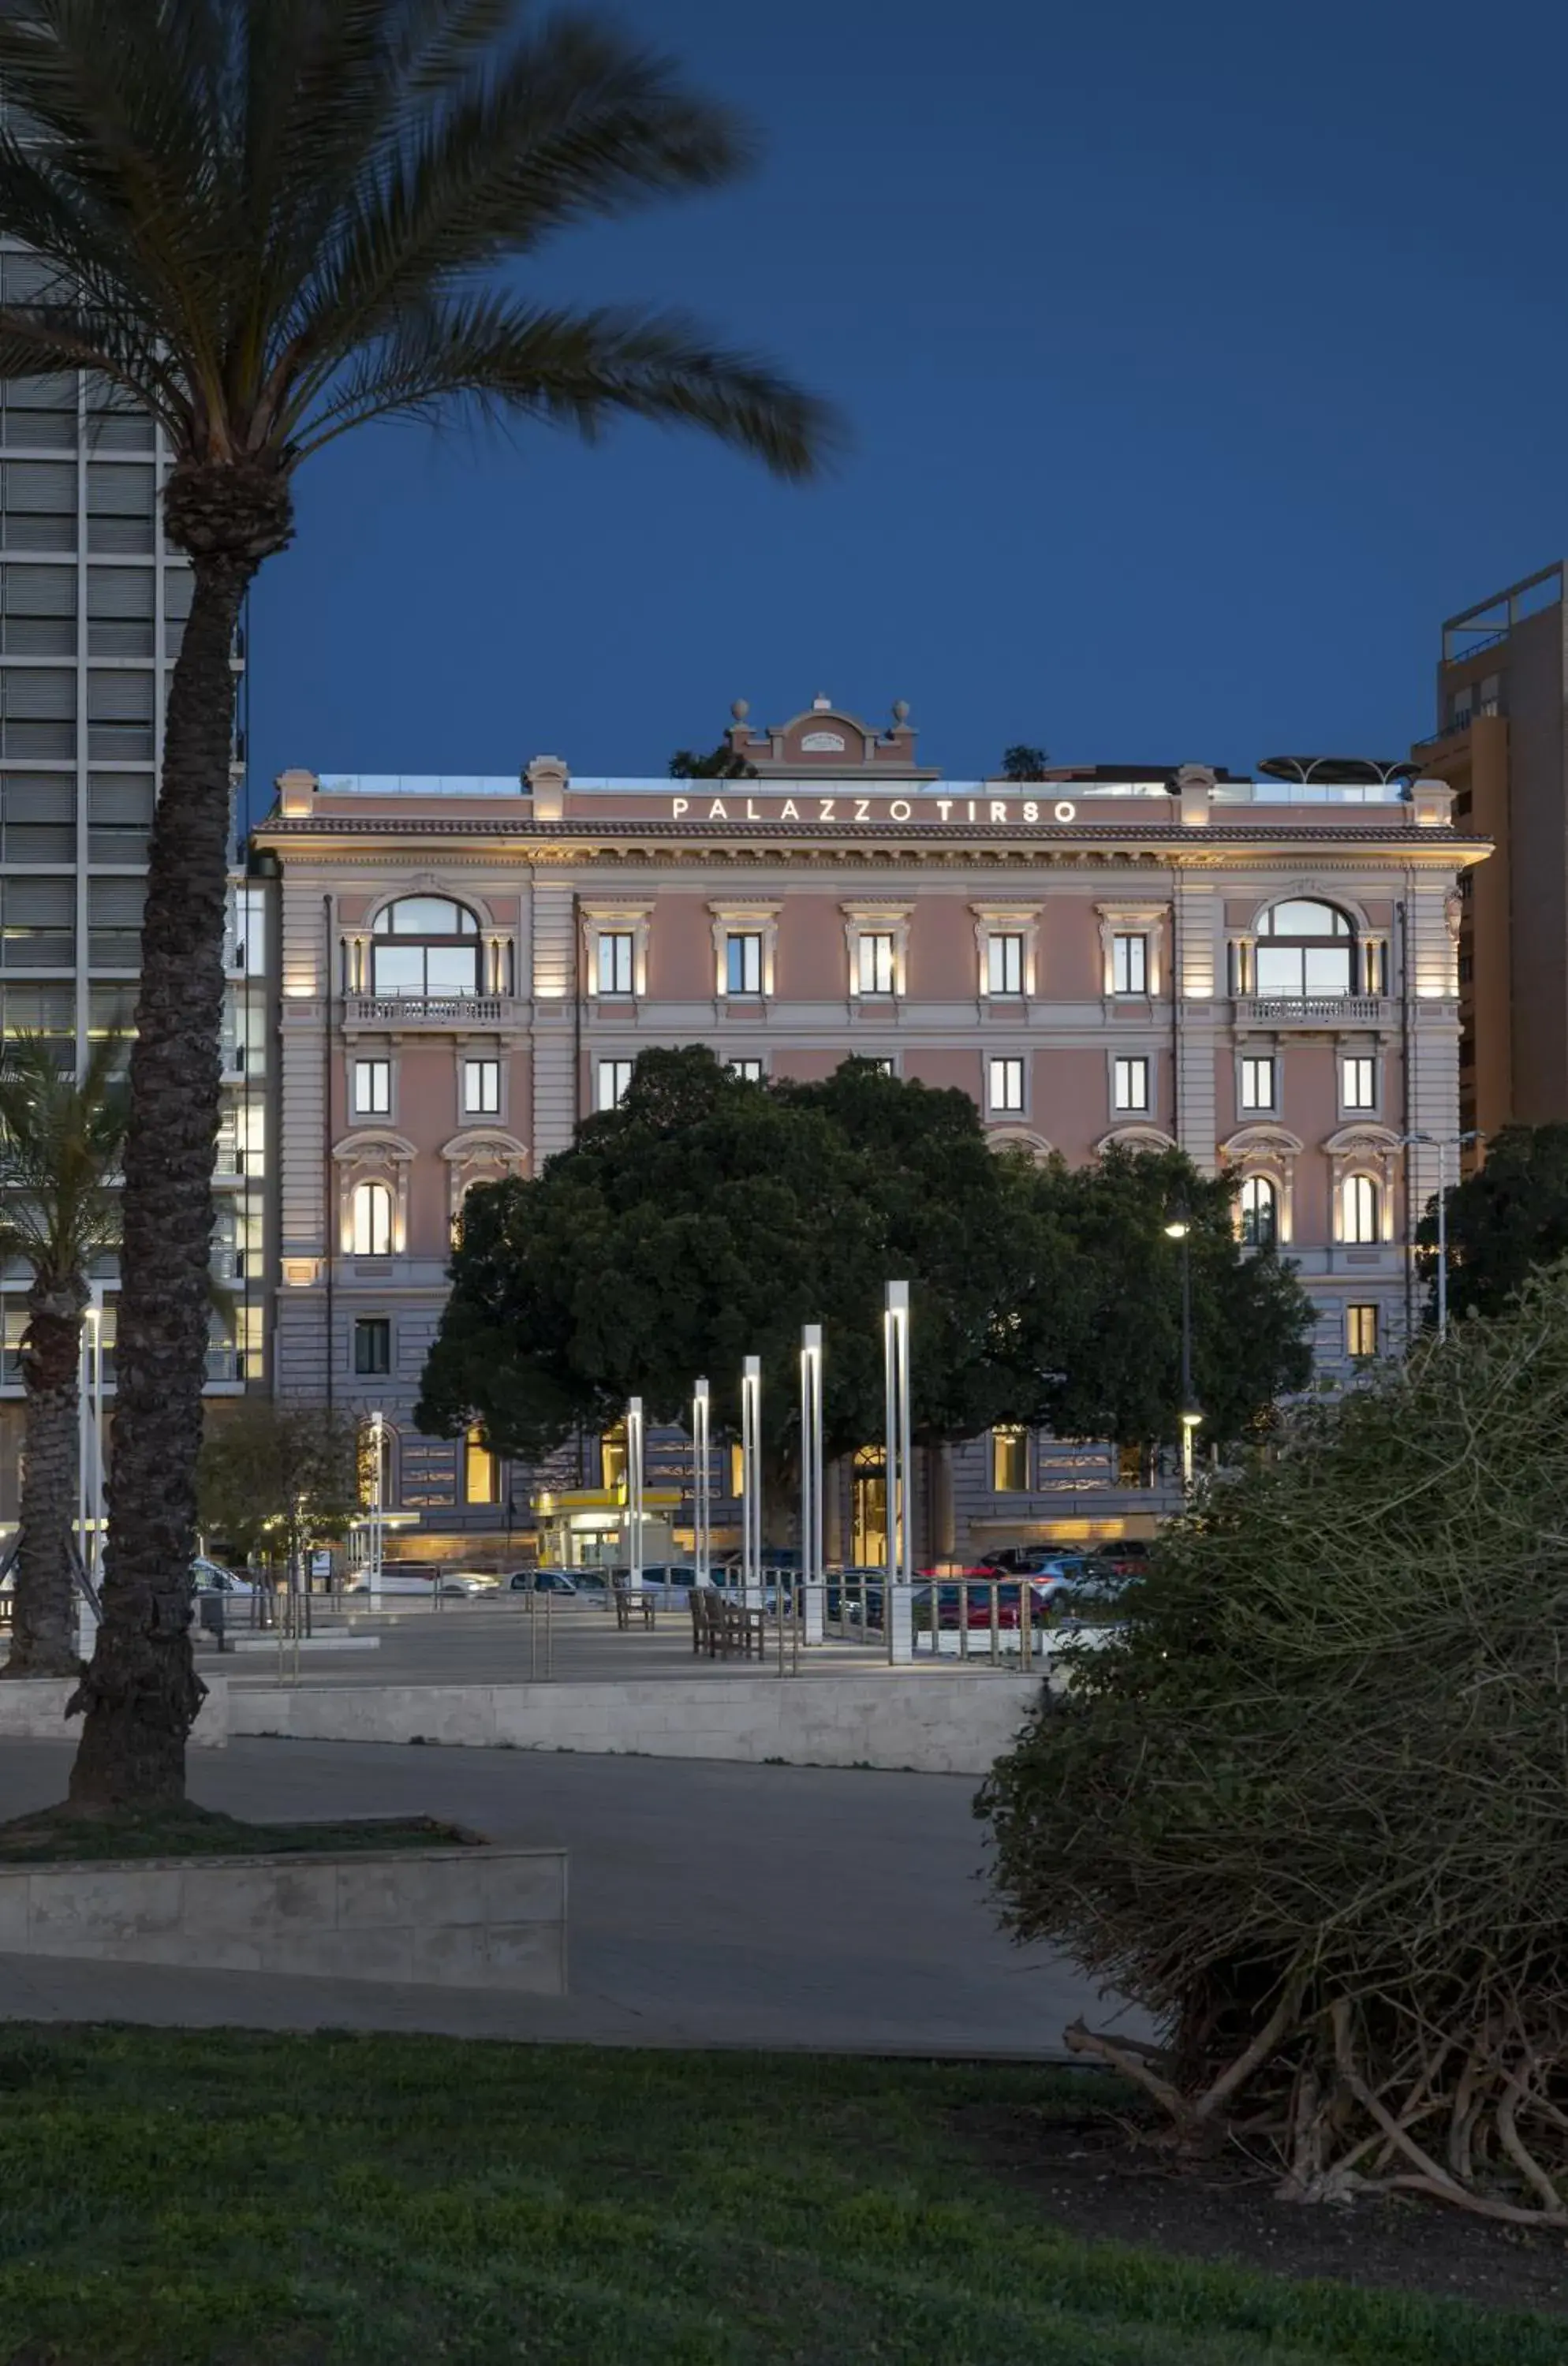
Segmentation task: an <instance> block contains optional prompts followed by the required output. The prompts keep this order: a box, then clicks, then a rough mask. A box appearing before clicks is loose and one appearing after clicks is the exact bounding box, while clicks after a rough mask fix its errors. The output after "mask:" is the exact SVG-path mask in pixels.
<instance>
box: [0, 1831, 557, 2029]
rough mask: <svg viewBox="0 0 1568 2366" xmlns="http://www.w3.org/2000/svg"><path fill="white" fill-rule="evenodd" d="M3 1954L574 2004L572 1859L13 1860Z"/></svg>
mask: <svg viewBox="0 0 1568 2366" xmlns="http://www.w3.org/2000/svg"><path fill="white" fill-rule="evenodd" d="M0 1955H75V1956H91V1957H94V1958H96V1959H98V1960H100V1961H108V1962H118V1963H127V1964H171V1965H179V1966H182V1967H190V1968H192V1969H200V1970H207V1971H244V1972H276V1973H283V1974H299V1973H304V1974H307V1975H310V1974H314V1975H318V1976H322V1977H332V1978H336V1979H346V1980H395V1981H403V1982H410V1981H412V1982H416V1983H422V1984H424V1985H428V1986H431V1987H439V1988H463V1989H509V1990H511V1991H512V1992H513V1993H514V1994H521V1995H531V1996H564V1995H565V1994H566V1852H565V1851H564V1850H563V1849H513V1848H455V1849H453V1848H436V1849H375V1850H370V1849H367V1850H364V1851H356V1852H352V1853H345V1854H340V1855H328V1854H324V1853H323V1854H322V1855H321V1856H307V1855H298V1854H293V1855H288V1856H243V1857H151V1858H146V1859H137V1860H134V1861H131V1860H126V1859H121V1860H118V1861H117V1862H110V1863H104V1864H81V1863H72V1864H62V1865H0Z"/></svg>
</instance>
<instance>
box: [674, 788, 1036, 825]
mask: <svg viewBox="0 0 1568 2366" xmlns="http://www.w3.org/2000/svg"><path fill="white" fill-rule="evenodd" d="M1077 814H1078V809H1077V806H1076V805H1073V804H1072V803H1071V802H1070V801H1069V800H1068V799H1067V798H1066V797H1060V798H1055V799H1051V798H1040V797H935V796H921V797H890V796H887V795H886V794H883V795H876V796H869V797H859V796H852V795H851V796H844V795H841V794H840V795H833V796H818V795H816V794H802V793H799V792H797V793H796V794H795V795H793V796H787V797H785V796H777V797H771V796H768V795H767V794H762V795H760V796H757V795H749V794H743V793H732V794H727V795H725V796H714V797H708V796H694V797H693V796H684V797H671V800H670V818H671V821H798V822H809V823H813V824H815V823H817V822H824V821H826V822H849V823H851V824H854V823H856V822H867V821H893V822H898V821H915V820H919V821H937V822H957V823H960V824H964V823H968V822H999V823H1001V824H1002V825H1003V827H1004V828H1005V827H1006V826H1008V825H1009V824H1013V825H1017V824H1019V823H1023V824H1026V825H1027V824H1029V823H1031V822H1043V821H1056V822H1069V821H1076V820H1077Z"/></svg>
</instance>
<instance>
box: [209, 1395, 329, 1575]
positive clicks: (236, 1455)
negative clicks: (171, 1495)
mask: <svg viewBox="0 0 1568 2366" xmlns="http://www.w3.org/2000/svg"><path fill="white" fill-rule="evenodd" d="M359 1461H360V1452H359V1432H358V1425H357V1424H356V1423H355V1421H354V1420H353V1419H352V1418H351V1417H350V1416H349V1415H348V1414H344V1413H341V1412H339V1411H337V1410H336V1409H335V1408H334V1407H333V1406H331V1405H320V1404H299V1403H288V1404H277V1403H272V1402H271V1401H270V1400H269V1399H266V1398H263V1397H248V1398H242V1399H241V1401H240V1402H239V1403H237V1404H235V1405H232V1406H225V1407H223V1408H221V1409H220V1411H219V1412H218V1414H217V1417H216V1418H215V1419H214V1420H213V1422H212V1425H211V1427H210V1428H209V1432H208V1435H207V1437H206V1438H205V1440H204V1441H203V1444H202V1449H201V1460H200V1462H199V1463H198V1465H197V1503H198V1505H199V1509H200V1518H201V1525H202V1527H203V1529H204V1530H205V1531H206V1533H207V1534H208V1535H209V1537H211V1538H214V1539H215V1540H217V1541H219V1542H220V1543H221V1544H222V1545H223V1546H224V1547H225V1548H226V1549H231V1550H232V1551H235V1552H238V1553H243V1554H244V1555H245V1556H246V1557H247V1558H250V1557H252V1556H259V1557H261V1558H263V1559H265V1560H275V1559H276V1560H294V1559H296V1558H297V1557H298V1556H299V1554H301V1553H304V1552H307V1551H308V1550H309V1549H310V1547H311V1546H312V1545H314V1544H318V1543H324V1542H326V1541H327V1540H328V1539H329V1538H336V1537H341V1536H342V1535H343V1534H344V1531H345V1530H346V1529H347V1527H348V1524H349V1522H350V1521H351V1520H352V1519H353V1517H354V1515H355V1510H356V1509H357V1507H358V1504H359V1496H360V1487H359Z"/></svg>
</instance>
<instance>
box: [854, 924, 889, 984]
mask: <svg viewBox="0 0 1568 2366" xmlns="http://www.w3.org/2000/svg"><path fill="white" fill-rule="evenodd" d="M855 954H856V980H857V983H858V985H859V987H860V990H861V992H862V994H891V993H892V992H893V991H894V983H895V979H896V977H897V938H896V937H894V936H893V935H892V934H891V933H890V932H885V931H883V930H882V929H863V930H862V931H861V934H860V936H859V938H858V939H857V940H856V944H855Z"/></svg>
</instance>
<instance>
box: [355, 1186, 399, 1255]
mask: <svg viewBox="0 0 1568 2366" xmlns="http://www.w3.org/2000/svg"><path fill="white" fill-rule="evenodd" d="M348 1240H349V1247H350V1248H351V1249H352V1251H353V1252H354V1255H355V1256H391V1254H392V1195H391V1193H390V1191H389V1189H387V1186H386V1185H385V1183H356V1184H355V1187H354V1197H353V1199H352V1200H351V1201H350V1202H349V1225H348Z"/></svg>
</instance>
